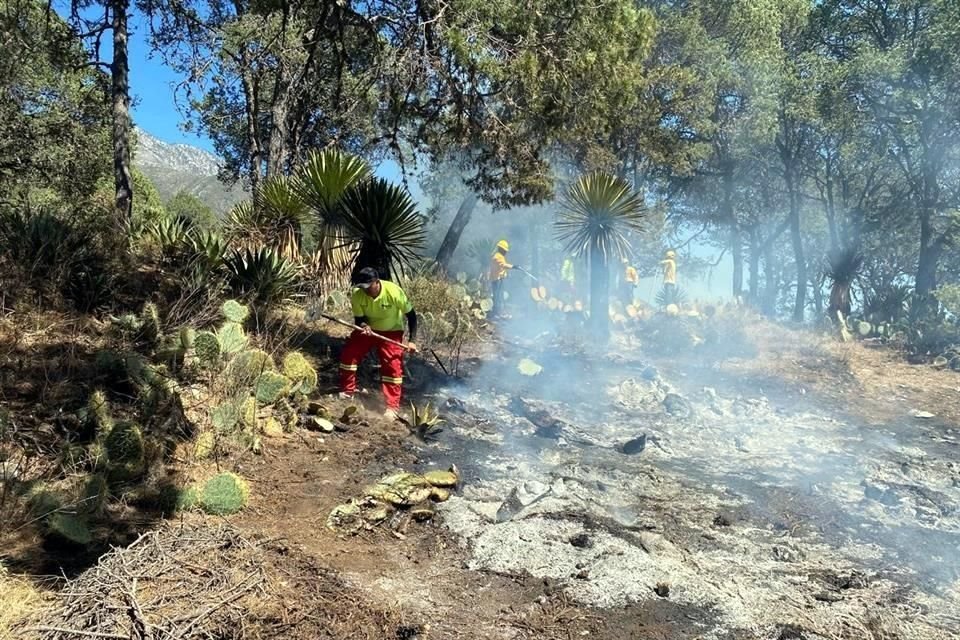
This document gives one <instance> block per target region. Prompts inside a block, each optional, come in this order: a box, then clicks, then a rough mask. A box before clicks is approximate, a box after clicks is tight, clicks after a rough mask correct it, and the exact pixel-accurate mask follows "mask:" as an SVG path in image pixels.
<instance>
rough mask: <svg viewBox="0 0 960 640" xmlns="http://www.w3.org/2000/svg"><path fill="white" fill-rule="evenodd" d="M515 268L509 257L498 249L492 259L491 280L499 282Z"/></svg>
mask: <svg viewBox="0 0 960 640" xmlns="http://www.w3.org/2000/svg"><path fill="white" fill-rule="evenodd" d="M510 269H513V265H512V264H510V263H509V262H507V257H506V256H505V255H503V254H502V253H500V252H499V251H497V252H496V253H495V254H493V257H492V258H491V259H490V280H491V282H498V281H500V280H503V279H505V278H506V277H507V272H508V271H510Z"/></svg>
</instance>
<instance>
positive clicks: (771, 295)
mask: <svg viewBox="0 0 960 640" xmlns="http://www.w3.org/2000/svg"><path fill="white" fill-rule="evenodd" d="M763 271H764V276H765V280H766V282H765V284H764V288H763V289H764V290H763V303H762V305H761V310H762V311H763V315H765V316H767V317H768V318H773V317H774V316H776V315H777V293H778V289H779V284H780V283H779V277H778V274H777V271H778V269H777V264H776V258H775V257H774V253H773V243H768V244H767V245H765V246H764V251H763Z"/></svg>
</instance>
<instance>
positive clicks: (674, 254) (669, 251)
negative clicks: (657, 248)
mask: <svg viewBox="0 0 960 640" xmlns="http://www.w3.org/2000/svg"><path fill="white" fill-rule="evenodd" d="M667 257H668V258H676V257H677V254H676V252H675V251H674V250H673V249H669V250H668V251H667Z"/></svg>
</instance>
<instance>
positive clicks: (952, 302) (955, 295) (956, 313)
mask: <svg viewBox="0 0 960 640" xmlns="http://www.w3.org/2000/svg"><path fill="white" fill-rule="evenodd" d="M935 293H936V296H937V300H938V301H939V302H940V304H942V305H943V307H944V309H946V310H947V312H948V313H949V314H950V315H951V316H953V318H954V319H955V320H960V285H956V284H945V285H942V286H941V287H940V288H939V289H937V290H936V292H935Z"/></svg>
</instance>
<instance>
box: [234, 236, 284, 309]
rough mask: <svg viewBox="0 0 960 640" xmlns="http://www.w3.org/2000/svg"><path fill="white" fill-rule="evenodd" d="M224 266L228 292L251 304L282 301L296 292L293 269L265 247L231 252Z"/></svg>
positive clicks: (281, 257)
mask: <svg viewBox="0 0 960 640" xmlns="http://www.w3.org/2000/svg"><path fill="white" fill-rule="evenodd" d="M224 264H225V265H226V268H227V280H228V283H229V286H230V289H231V290H232V291H233V293H234V294H235V295H237V296H239V297H242V298H245V299H247V300H249V301H250V302H252V303H254V304H273V303H277V302H283V301H285V300H289V299H291V298H293V297H295V296H296V295H297V293H298V285H299V278H298V274H297V269H296V267H294V265H293V264H292V263H291V262H289V261H288V260H286V259H285V258H284V257H283V256H281V255H280V254H279V253H278V252H277V251H276V250H274V249H271V248H269V247H259V248H253V247H244V248H241V249H235V250H233V251H231V252H230V253H229V254H228V255H227V256H226V258H225V259H224Z"/></svg>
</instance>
